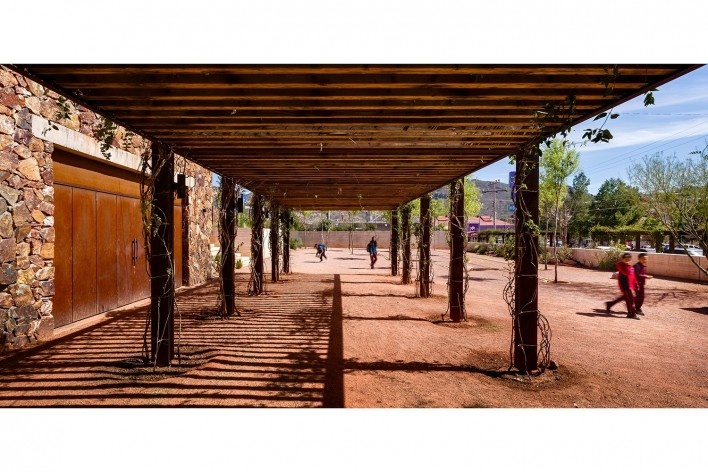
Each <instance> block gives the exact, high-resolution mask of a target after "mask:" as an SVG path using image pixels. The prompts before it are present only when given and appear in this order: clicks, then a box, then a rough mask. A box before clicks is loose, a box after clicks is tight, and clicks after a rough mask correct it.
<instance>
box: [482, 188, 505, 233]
mask: <svg viewBox="0 0 708 472" xmlns="http://www.w3.org/2000/svg"><path fill="white" fill-rule="evenodd" d="M498 183H499V179H496V180H495V181H493V182H492V190H482V193H493V194H494V229H497V192H505V191H506V190H504V189H502V188H500V189H497V184H498Z"/></svg>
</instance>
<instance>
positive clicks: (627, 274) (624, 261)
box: [605, 252, 639, 320]
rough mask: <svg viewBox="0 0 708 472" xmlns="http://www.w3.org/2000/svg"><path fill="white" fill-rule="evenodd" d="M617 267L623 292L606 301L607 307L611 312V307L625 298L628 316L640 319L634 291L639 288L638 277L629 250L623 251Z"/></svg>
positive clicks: (618, 279)
mask: <svg viewBox="0 0 708 472" xmlns="http://www.w3.org/2000/svg"><path fill="white" fill-rule="evenodd" d="M615 267H616V268H617V273H618V275H617V285H619V289H620V292H622V294H621V295H620V296H619V297H617V298H615V299H614V300H612V301H610V302H605V309H606V311H607V313H610V308H612V307H613V306H614V305H615V304H616V303H619V302H621V301H622V300H624V302H625V304H626V305H627V318H632V319H635V320H638V319H639V317H638V316H637V313H636V310H635V308H634V293H633V292H632V291H633V290H635V289H636V288H637V278H636V276H635V274H634V266H633V265H632V254H630V253H628V252H625V253H622V257H621V259H620V260H619V261H617V264H616V265H615Z"/></svg>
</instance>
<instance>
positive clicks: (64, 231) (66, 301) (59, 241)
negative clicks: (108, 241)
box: [52, 184, 74, 327]
mask: <svg viewBox="0 0 708 472" xmlns="http://www.w3.org/2000/svg"><path fill="white" fill-rule="evenodd" d="M71 201H72V188H71V187H66V186H64V185H58V184H55V185H54V205H55V213H54V229H55V231H56V239H55V247H56V251H55V252H54V287H55V291H54V298H53V300H52V303H53V306H52V314H53V315H54V326H56V327H60V326H64V325H67V324H69V323H71V322H72V313H73V308H72V300H73V298H74V293H73V283H72V282H73V276H72V270H73V266H72V259H73V250H74V249H73V243H72V227H73V215H74V212H73V205H72V203H71Z"/></svg>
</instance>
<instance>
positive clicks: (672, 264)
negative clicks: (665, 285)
mask: <svg viewBox="0 0 708 472" xmlns="http://www.w3.org/2000/svg"><path fill="white" fill-rule="evenodd" d="M604 253H605V251H603V250H602V249H573V260H575V261H577V262H579V263H581V264H583V265H584V266H587V267H598V266H599V261H600V259H601V258H602V255H603V254H604ZM638 255H639V253H638V252H632V258H633V261H634V262H636V261H637V256H638ZM696 259H698V262H699V264H700V265H701V267H703V268H706V269H708V258H706V257H705V256H701V257H697V258H696ZM647 272H648V273H649V275H655V276H659V277H675V278H678V279H686V280H696V281H699V282H707V281H708V277H706V276H705V275H704V274H703V273H702V272H701V271H700V270H699V269H698V267H696V266H695V265H694V264H693V263H692V262H691V259H690V258H689V257H688V256H686V255H684V254H655V253H649V262H648V263H647Z"/></svg>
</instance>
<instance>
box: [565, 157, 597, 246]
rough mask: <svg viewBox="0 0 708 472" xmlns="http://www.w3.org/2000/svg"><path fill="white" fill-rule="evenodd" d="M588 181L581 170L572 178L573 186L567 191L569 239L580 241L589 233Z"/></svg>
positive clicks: (589, 201) (590, 199) (589, 199)
mask: <svg viewBox="0 0 708 472" xmlns="http://www.w3.org/2000/svg"><path fill="white" fill-rule="evenodd" d="M589 186H590V179H588V178H587V176H586V175H585V173H584V172H583V171H582V170H581V171H580V172H579V173H578V174H576V176H575V177H573V184H572V186H571V187H570V188H569V189H568V200H567V206H568V208H569V210H570V216H571V217H570V220H569V222H568V231H569V232H570V234H571V237H574V238H576V239H577V240H578V241H581V240H582V239H583V237H585V236H587V235H588V234H589V232H590V224H589V219H590V204H591V203H592V196H591V195H590V193H589V192H588V187H589Z"/></svg>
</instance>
